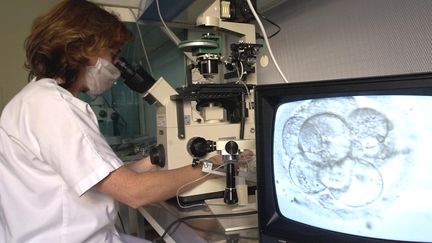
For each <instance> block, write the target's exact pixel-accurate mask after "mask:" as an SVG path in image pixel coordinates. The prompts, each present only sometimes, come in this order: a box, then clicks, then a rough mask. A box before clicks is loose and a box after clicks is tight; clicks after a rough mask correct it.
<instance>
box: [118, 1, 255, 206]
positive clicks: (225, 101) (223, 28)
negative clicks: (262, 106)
mask: <svg viewBox="0 0 432 243" xmlns="http://www.w3.org/2000/svg"><path fill="white" fill-rule="evenodd" d="M238 2H241V1H215V2H214V3H213V4H212V5H211V6H210V7H209V8H208V9H207V10H206V11H204V12H203V13H202V14H201V15H200V16H199V17H198V18H197V21H196V25H197V27H199V28H202V29H205V30H208V32H207V33H205V34H204V35H202V37H201V38H199V39H195V40H188V41H184V42H181V43H180V45H179V48H180V49H182V50H184V51H190V52H192V55H193V56H194V57H195V58H196V60H195V62H194V63H191V64H190V65H188V67H189V70H190V71H191V75H190V77H191V78H190V80H189V81H188V85H187V86H186V87H179V88H173V87H172V86H171V85H170V84H169V83H168V82H167V81H166V80H164V79H163V78H159V79H158V80H155V79H154V78H153V77H151V76H150V75H149V74H147V73H146V72H145V71H144V69H143V68H142V67H139V68H138V69H134V68H132V67H131V66H130V65H129V64H128V63H127V62H126V60H124V59H121V60H120V61H119V62H117V63H116V66H117V67H118V68H119V70H120V71H121V74H122V77H123V78H124V79H125V84H126V85H128V86H129V87H130V88H131V89H133V90H135V91H137V92H139V93H142V94H143V98H144V100H146V101H147V102H148V103H149V104H155V105H156V124H157V131H156V134H157V135H156V136H157V137H156V139H157V143H158V146H157V147H155V148H154V149H152V150H151V151H150V156H151V158H152V163H155V164H160V165H164V168H166V169H175V168H178V167H181V166H184V165H191V166H195V165H197V164H199V163H203V161H206V159H207V158H209V157H211V156H213V155H215V154H216V153H219V154H220V155H222V157H223V159H224V162H225V163H226V165H225V174H226V176H221V177H219V178H215V179H210V180H207V181H205V182H204V183H201V184H199V185H198V186H196V187H194V188H192V189H190V190H187V191H182V192H181V194H180V195H179V199H180V201H181V202H182V203H184V204H189V203H194V202H196V201H202V200H205V199H211V198H222V197H224V198H225V202H226V203H227V204H235V203H237V195H236V192H235V175H236V169H235V168H236V166H235V163H236V161H237V160H238V157H239V154H240V152H241V151H243V150H244V149H249V150H251V151H252V152H254V150H255V128H254V127H255V126H254V106H253V99H254V97H253V89H254V87H255V85H256V84H257V78H256V77H257V74H256V68H255V63H256V58H257V55H258V52H259V48H260V47H261V45H260V44H256V43H255V26H254V25H253V24H249V23H242V22H233V21H249V20H250V19H251V18H252V17H250V16H251V14H250V13H249V15H248V10H249V9H248V7H247V4H246V6H244V5H241V6H237V5H236V6H232V5H231V4H234V5H235V4H238ZM242 7H243V8H242ZM233 9H234V11H233ZM236 10H237V13H235V11H236ZM249 11H250V10H249ZM219 32H227V33H228V34H230V35H234V36H235V37H236V38H238V40H237V42H234V43H231V44H229V52H230V54H229V55H228V56H227V57H224V56H223V54H222V49H223V48H224V44H223V41H222V37H221V36H220V35H218V33H219ZM194 71H195V72H194ZM194 73H195V74H196V75H199V76H200V79H199V81H194V78H192V77H193V76H194ZM198 73H199V74H198ZM252 167H253V166H252ZM251 170H252V173H254V171H253V170H254V168H251ZM249 174H250V173H249ZM252 177H253V176H252Z"/></svg>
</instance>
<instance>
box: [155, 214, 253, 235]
mask: <svg viewBox="0 0 432 243" xmlns="http://www.w3.org/2000/svg"><path fill="white" fill-rule="evenodd" d="M256 213H257V211H250V212H244V213H228V214H206V215H192V216H186V217H182V218H178V219H176V220H174V221H173V222H171V224H169V225H168V227H167V228H166V229H165V231H164V232H163V234H162V235H161V236H160V238H161V239H163V238H164V237H165V236H166V235H167V234H168V232H169V230H170V229H171V228H172V227H173V226H174V225H176V224H178V223H180V222H183V221H185V220H190V219H202V218H227V217H235V216H245V215H251V214H256Z"/></svg>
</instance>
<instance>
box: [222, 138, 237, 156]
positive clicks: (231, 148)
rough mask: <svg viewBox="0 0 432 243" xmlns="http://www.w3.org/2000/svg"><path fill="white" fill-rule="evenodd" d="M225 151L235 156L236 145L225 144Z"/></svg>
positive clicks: (233, 143)
mask: <svg viewBox="0 0 432 243" xmlns="http://www.w3.org/2000/svg"><path fill="white" fill-rule="evenodd" d="M225 150H226V151H227V153H229V154H231V155H235V154H237V153H238V151H239V147H238V144H237V143H236V142H234V141H229V142H227V143H226V144H225Z"/></svg>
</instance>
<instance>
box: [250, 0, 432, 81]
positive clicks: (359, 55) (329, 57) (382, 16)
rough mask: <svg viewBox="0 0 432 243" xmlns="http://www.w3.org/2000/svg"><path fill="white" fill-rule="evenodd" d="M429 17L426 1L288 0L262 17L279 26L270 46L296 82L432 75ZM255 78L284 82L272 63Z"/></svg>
mask: <svg viewBox="0 0 432 243" xmlns="http://www.w3.org/2000/svg"><path fill="white" fill-rule="evenodd" d="M431 12H432V1H430V0H415V1H413V0H411V1H407V0H379V1H377V0H361V1H359V0H320V1H314V0H288V1H287V2H285V3H283V4H282V5H280V6H278V7H277V8H275V9H272V10H270V11H268V12H265V13H264V15H265V16H267V17H268V18H269V19H271V20H272V21H273V22H275V23H277V24H279V25H280V27H281V32H280V33H279V34H278V35H276V36H275V37H273V38H271V39H270V46H271V48H272V49H273V53H274V55H275V58H276V60H277V61H278V63H279V66H280V67H281V69H282V71H283V72H284V74H285V76H286V77H287V79H288V81H290V82H298V81H311V80H326V79H340V78H351V77H366V76H381V75H393V74H405V73H418V72H429V71H432V44H431V43H432V25H431V23H432V15H431V14H430V13H431ZM263 24H264V26H265V27H266V30H267V32H268V33H267V34H268V35H270V34H272V33H274V31H275V30H276V28H275V27H273V26H272V25H270V24H269V23H268V22H266V21H264V20H263ZM261 53H262V57H265V56H267V57H269V58H270V56H269V54H268V50H267V49H266V48H263V51H262V52H261ZM258 77H259V84H267V83H280V82H283V81H282V78H281V76H280V75H279V74H278V73H277V72H276V68H275V65H274V64H273V63H272V62H271V61H270V63H269V64H268V66H267V67H263V66H262V65H259V76H258Z"/></svg>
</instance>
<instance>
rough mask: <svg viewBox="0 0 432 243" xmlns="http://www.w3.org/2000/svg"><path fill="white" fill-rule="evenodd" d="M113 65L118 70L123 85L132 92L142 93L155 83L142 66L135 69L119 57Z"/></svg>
mask: <svg viewBox="0 0 432 243" xmlns="http://www.w3.org/2000/svg"><path fill="white" fill-rule="evenodd" d="M114 65H115V66H116V67H117V68H118V69H119V70H120V73H121V77H122V78H124V83H125V84H126V85H127V86H128V87H129V88H130V89H131V90H133V91H136V92H138V93H144V92H146V91H147V90H149V89H150V87H151V86H153V84H154V83H155V82H156V80H155V79H154V78H153V77H152V76H151V75H150V74H148V73H147V72H146V71H145V70H144V68H143V67H142V66H138V67H137V68H136V69H135V68H133V67H132V65H130V64H129V63H128V62H127V61H126V59H124V58H123V57H120V58H119V59H118V60H117V62H115V63H114Z"/></svg>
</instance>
